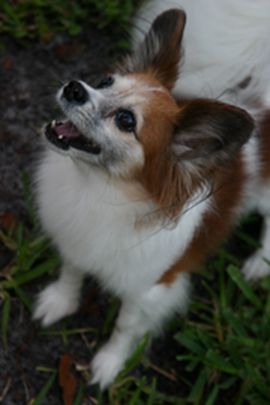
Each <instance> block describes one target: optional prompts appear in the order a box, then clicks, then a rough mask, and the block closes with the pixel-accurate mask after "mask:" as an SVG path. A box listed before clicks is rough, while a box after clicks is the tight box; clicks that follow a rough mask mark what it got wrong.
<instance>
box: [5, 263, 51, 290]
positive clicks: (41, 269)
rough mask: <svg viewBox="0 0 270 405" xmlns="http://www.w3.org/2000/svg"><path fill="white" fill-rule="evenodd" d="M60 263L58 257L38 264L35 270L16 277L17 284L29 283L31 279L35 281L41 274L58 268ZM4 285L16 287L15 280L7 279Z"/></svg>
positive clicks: (9, 287) (7, 287)
mask: <svg viewBox="0 0 270 405" xmlns="http://www.w3.org/2000/svg"><path fill="white" fill-rule="evenodd" d="M58 265H59V259H58V257H57V258H56V257H55V258H53V259H49V260H47V261H46V262H45V263H42V264H40V265H38V266H36V267H35V268H34V269H33V270H31V271H28V272H27V273H25V274H20V275H18V276H17V277H15V278H14V280H15V283H16V285H17V286H20V285H23V284H26V283H29V282H30V281H33V280H35V279H37V278H39V277H41V276H43V275H44V274H46V273H50V272H51V271H52V270H54V269H55V268H57V267H58ZM2 286H3V287H4V288H6V289H12V288H14V281H13V280H7V281H4V282H3V283H2Z"/></svg>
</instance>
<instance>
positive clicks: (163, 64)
mask: <svg viewBox="0 0 270 405" xmlns="http://www.w3.org/2000/svg"><path fill="white" fill-rule="evenodd" d="M185 22H186V15H185V13H184V11H182V10H180V9H170V10H168V11H165V12H164V13H162V14H160V15H159V16H158V17H157V18H156V19H155V20H154V22H153V24H152V26H151V28H150V30H149V32H148V34H147V35H146V36H145V38H144V40H143V42H142V43H141V44H140V45H139V46H138V48H137V49H136V50H135V52H134V53H133V54H132V55H131V56H129V57H128V58H127V59H126V62H125V63H124V69H126V70H127V71H128V72H136V73H137V72H138V73H143V72H151V74H152V75H153V76H154V77H155V78H157V79H158V80H159V81H160V82H161V83H162V84H163V85H164V86H165V87H167V88H168V89H171V88H172V87H173V86H174V84H175V82H176V80H177V76H178V66H179V62H180V57H181V41H182V36H183V32H184V27H185Z"/></svg>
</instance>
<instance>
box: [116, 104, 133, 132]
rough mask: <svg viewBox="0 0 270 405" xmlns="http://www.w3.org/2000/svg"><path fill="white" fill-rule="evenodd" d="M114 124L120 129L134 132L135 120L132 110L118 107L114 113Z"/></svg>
mask: <svg viewBox="0 0 270 405" xmlns="http://www.w3.org/2000/svg"><path fill="white" fill-rule="evenodd" d="M115 124H116V126H117V127H118V128H119V129H120V131H124V132H134V131H135V128H136V124H137V121H136V117H135V115H134V113H133V112H132V111H130V110H124V109H120V110H118V111H117V112H116V114H115Z"/></svg>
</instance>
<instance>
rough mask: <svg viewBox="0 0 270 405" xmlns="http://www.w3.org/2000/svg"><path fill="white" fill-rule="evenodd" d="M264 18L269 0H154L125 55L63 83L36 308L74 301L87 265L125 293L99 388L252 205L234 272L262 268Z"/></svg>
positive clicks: (43, 167) (267, 146) (44, 179)
mask: <svg viewBox="0 0 270 405" xmlns="http://www.w3.org/2000/svg"><path fill="white" fill-rule="evenodd" d="M171 6H172V7H173V8H171ZM151 21H152V23H151ZM269 21H270V3H269V1H268V0H259V1H256V2H254V1H251V0H237V1H235V0H220V1H216V0H175V1H173V2H169V1H152V2H150V3H148V4H147V5H146V6H144V8H143V9H142V10H140V11H139V13H138V15H137V17H136V18H135V25H136V26H137V27H140V30H139V34H138V33H136V32H134V34H133V38H134V44H133V51H132V52H131V53H130V55H128V56H126V57H124V58H123V60H122V61H121V63H119V64H118V65H117V66H116V67H115V68H114V69H112V71H111V72H110V73H109V74H108V75H107V76H106V77H104V78H103V79H102V80H101V82H100V83H99V84H98V85H97V86H96V87H95V88H93V87H91V86H90V85H88V84H86V83H85V82H83V81H79V80H72V81H70V82H68V83H66V84H65V85H64V86H63V87H62V88H61V89H60V90H59V91H58V94H57V102H58V104H59V105H60V107H61V109H62V111H63V116H64V117H65V118H63V119H62V120H58V121H53V122H52V123H50V124H48V125H47V127H46V129H45V131H44V132H45V139H46V148H45V149H46V150H45V153H44V156H43V158H42V160H41V163H40V165H39V169H38V174H37V182H38V190H37V200H38V206H39V213H40V217H41V221H42V224H43V227H44V229H45V231H46V232H47V233H48V235H49V236H50V237H51V239H52V241H53V243H54V244H55V246H56V247H57V249H58V251H59V252H60V255H61V257H62V262H63V264H62V267H61V269H60V275H59V278H58V279H57V281H55V282H53V283H52V284H50V285H49V286H48V287H47V288H45V289H44V290H43V291H42V292H41V293H40V294H39V297H38V301H37V304H36V308H35V312H34V318H35V319H38V320H40V321H41V323H42V325H43V326H48V325H50V324H52V323H53V322H56V321H58V320H59V319H61V318H63V317H65V316H67V315H70V314H73V313H74V312H75V311H76V310H77V309H78V306H79V302H80V290H81V286H82V283H83V279H84V276H86V275H92V276H93V277H94V278H96V279H97V280H98V282H99V283H100V284H101V285H102V286H103V287H104V289H106V290H108V291H110V292H111V293H113V294H115V295H116V296H117V297H119V298H120V300H121V302H122V306H121V308H120V311H119V315H118V318H117V320H116V325H115V328H114V330H113V332H112V335H111V337H110V339H109V341H108V342H107V343H106V344H105V345H104V346H103V347H101V349H100V350H99V351H98V353H97V354H96V355H95V357H94V359H93V360H92V363H91V369H92V382H93V383H99V385H100V387H101V388H105V387H107V386H108V385H109V384H110V383H111V382H112V381H113V380H114V378H115V377H116V376H117V374H118V373H119V371H120V370H121V369H122V367H123V365H124V364H125V362H126V360H127V359H128V358H129V356H130V355H131V353H132V351H133V350H134V348H135V347H136V344H137V343H138V342H139V341H140V339H141V338H142V337H143V336H144V335H145V334H146V333H149V334H155V333H156V332H158V331H159V330H160V329H161V328H162V325H163V323H164V322H165V321H166V320H167V319H168V318H170V317H171V316H172V315H173V314H174V313H177V312H180V313H184V312H185V311H186V307H187V304H188V301H189V295H190V273H191V272H192V271H194V270H196V269H197V268H198V266H199V265H200V264H201V263H202V262H203V261H205V260H206V259H207V258H208V257H209V256H210V255H212V254H213V253H214V252H215V251H216V249H217V248H218V246H219V245H220V244H221V243H222V242H223V241H224V239H225V238H226V236H227V235H228V233H229V232H230V230H231V228H232V226H233V224H234V223H235V222H236V221H237V220H238V218H239V216H240V215H242V214H244V213H246V212H248V210H250V209H253V208H256V209H257V210H258V211H259V212H260V213H261V214H262V215H263V216H264V217H265V231H264V233H263V239H262V247H261V249H260V250H259V251H257V252H256V253H254V255H253V256H252V257H251V258H250V259H248V261H247V262H246V264H245V266H244V268H243V272H244V274H245V275H246V277H247V278H257V277H261V276H263V275H266V274H269V273H270V270H269V266H268V264H267V262H266V261H265V260H264V259H265V258H268V259H269V256H270V252H269V249H270V216H269V214H270V115H267V79H268V77H267V76H269V72H268V71H269V62H270V43H269V31H270V29H269ZM142 31H143V32H146V34H145V35H144V36H143V35H142V34H141V32H142ZM267 70H268V71H267Z"/></svg>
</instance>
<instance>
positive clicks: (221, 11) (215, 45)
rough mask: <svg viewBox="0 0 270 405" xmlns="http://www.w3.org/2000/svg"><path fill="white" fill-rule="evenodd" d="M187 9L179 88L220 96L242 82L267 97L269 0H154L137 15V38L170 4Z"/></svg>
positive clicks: (253, 93) (199, 94) (183, 91)
mask: <svg viewBox="0 0 270 405" xmlns="http://www.w3.org/2000/svg"><path fill="white" fill-rule="evenodd" d="M171 7H172V8H175V7H179V8H182V9H183V10H185V12H186V14H187V24H186V29H185V32H184V39H183V47H184V55H183V59H182V63H181V67H180V70H181V73H180V75H179V80H178V83H177V85H176V89H175V93H176V94H177V95H178V93H179V92H180V91H181V96H183V95H186V96H192V97H193V96H195V97H209V98H219V97H220V96H221V95H222V94H223V93H224V91H227V90H228V89H232V88H235V87H237V86H238V85H240V86H241V85H243V86H245V85H247V84H249V85H250V89H251V90H250V95H251V96H253V97H255V96H260V98H262V97H263V95H265V98H266V97H267V88H266V82H267V81H268V82H269V79H270V71H269V60H270V43H269V34H270V26H269V21H270V2H269V1H268V0H258V1H256V2H255V1H252V0H237V1H235V0H218V1H217V0H166V1H162V0H152V1H150V2H149V3H147V5H146V7H144V8H143V9H142V10H141V11H140V12H139V13H138V15H137V17H136V19H135V21H134V29H133V36H134V43H135V44H136V43H137V42H138V41H139V40H141V38H142V36H143V33H145V32H146V31H147V30H148V28H149V25H150V24H151V22H152V21H153V18H154V17H155V16H156V15H158V14H159V13H160V12H162V11H164V10H166V9H168V8H171Z"/></svg>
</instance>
